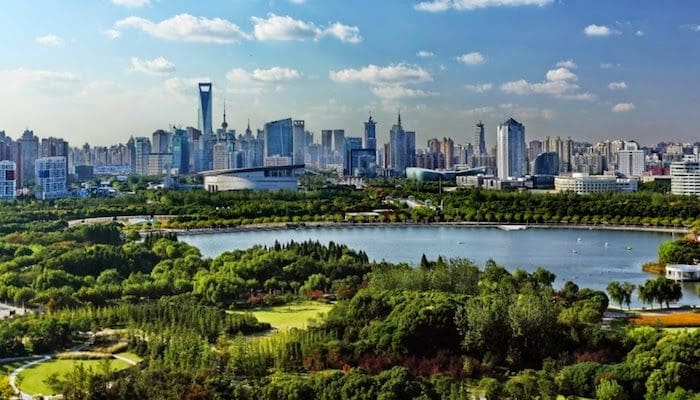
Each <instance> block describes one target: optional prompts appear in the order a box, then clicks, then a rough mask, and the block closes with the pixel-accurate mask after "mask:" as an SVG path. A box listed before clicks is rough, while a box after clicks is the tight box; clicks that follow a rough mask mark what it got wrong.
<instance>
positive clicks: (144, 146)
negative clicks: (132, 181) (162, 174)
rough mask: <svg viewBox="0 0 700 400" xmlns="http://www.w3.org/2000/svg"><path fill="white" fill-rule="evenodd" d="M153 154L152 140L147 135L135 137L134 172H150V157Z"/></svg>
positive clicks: (139, 173)
mask: <svg viewBox="0 0 700 400" xmlns="http://www.w3.org/2000/svg"><path fill="white" fill-rule="evenodd" d="M150 154H151V141H150V140H148V138H147V137H136V138H134V173H135V174H137V175H147V174H148V158H149V155H150Z"/></svg>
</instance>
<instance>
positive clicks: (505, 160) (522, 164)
mask: <svg viewBox="0 0 700 400" xmlns="http://www.w3.org/2000/svg"><path fill="white" fill-rule="evenodd" d="M496 153H497V154H496V156H497V161H496V167H497V169H498V178H499V179H508V178H511V177H512V178H520V177H522V176H525V172H526V171H527V167H526V157H525V126H523V125H522V124H521V123H519V122H518V121H516V120H514V119H513V118H510V119H509V120H508V121H506V122H504V123H502V124H500V125H498V137H497V150H496Z"/></svg>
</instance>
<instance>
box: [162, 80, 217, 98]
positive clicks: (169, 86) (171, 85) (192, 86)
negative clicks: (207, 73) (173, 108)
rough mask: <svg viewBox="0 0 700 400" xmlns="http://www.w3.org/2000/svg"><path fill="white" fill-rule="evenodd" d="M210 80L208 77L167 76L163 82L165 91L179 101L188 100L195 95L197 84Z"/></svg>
mask: <svg viewBox="0 0 700 400" xmlns="http://www.w3.org/2000/svg"><path fill="white" fill-rule="evenodd" d="M200 82H211V79H210V78H208V77H200V78H179V77H175V78H169V79H166V80H165V82H164V83H163V86H164V87H165V90H166V92H168V93H169V94H171V95H172V96H173V97H174V98H175V99H176V100H178V101H179V102H188V101H191V99H193V98H196V96H197V84H198V83H200Z"/></svg>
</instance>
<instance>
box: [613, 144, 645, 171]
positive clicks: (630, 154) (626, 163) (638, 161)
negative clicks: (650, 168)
mask: <svg viewBox="0 0 700 400" xmlns="http://www.w3.org/2000/svg"><path fill="white" fill-rule="evenodd" d="M645 169H646V164H645V158H644V150H640V149H639V145H638V144H637V143H636V142H625V148H624V149H623V150H620V151H619V152H618V153H617V170H618V172H620V173H622V174H624V175H625V176H628V177H632V176H642V174H643V173H644V170H645Z"/></svg>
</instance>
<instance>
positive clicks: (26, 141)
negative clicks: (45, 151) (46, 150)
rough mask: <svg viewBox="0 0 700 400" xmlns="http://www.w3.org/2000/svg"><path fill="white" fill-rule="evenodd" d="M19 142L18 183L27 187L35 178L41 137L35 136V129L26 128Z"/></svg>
mask: <svg viewBox="0 0 700 400" xmlns="http://www.w3.org/2000/svg"><path fill="white" fill-rule="evenodd" d="M17 143H18V157H17V159H18V162H17V164H18V165H17V167H18V168H17V170H18V171H19V174H18V179H17V183H18V185H19V186H21V187H26V186H28V185H29V183H30V181H32V180H33V179H34V164H35V162H36V159H37V158H39V138H38V137H36V136H34V132H33V131H30V130H25V131H24V133H22V137H21V138H19V140H18V141H17Z"/></svg>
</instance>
